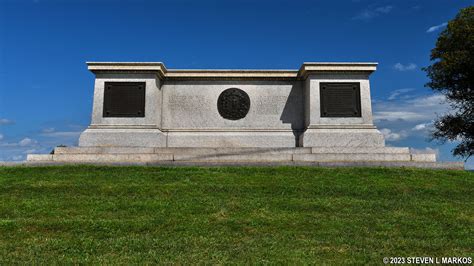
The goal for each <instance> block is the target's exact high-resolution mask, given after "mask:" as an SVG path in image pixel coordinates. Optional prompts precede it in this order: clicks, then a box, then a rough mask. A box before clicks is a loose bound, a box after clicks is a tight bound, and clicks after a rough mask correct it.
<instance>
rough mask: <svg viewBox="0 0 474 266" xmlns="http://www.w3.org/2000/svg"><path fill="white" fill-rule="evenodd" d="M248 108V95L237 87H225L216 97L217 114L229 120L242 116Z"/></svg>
mask: <svg viewBox="0 0 474 266" xmlns="http://www.w3.org/2000/svg"><path fill="white" fill-rule="evenodd" d="M249 109H250V98H249V95H248V94H247V93H246V92H245V91H243V90H241V89H237V88H230V89H226V90H225V91H223V92H222V93H221V95H219V98H218V99H217V110H218V111H219V114H220V115H221V116H222V117H223V118H225V119H229V120H239V119H242V118H244V117H245V116H246V115H247V113H248V112H249Z"/></svg>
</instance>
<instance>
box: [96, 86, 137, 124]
mask: <svg viewBox="0 0 474 266" xmlns="http://www.w3.org/2000/svg"><path fill="white" fill-rule="evenodd" d="M103 116H104V117H145V82H105V87H104V110H103Z"/></svg>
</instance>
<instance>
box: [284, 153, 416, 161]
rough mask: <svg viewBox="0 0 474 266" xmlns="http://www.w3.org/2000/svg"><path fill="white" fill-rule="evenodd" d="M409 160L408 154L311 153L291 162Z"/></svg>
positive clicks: (294, 156)
mask: <svg viewBox="0 0 474 266" xmlns="http://www.w3.org/2000/svg"><path fill="white" fill-rule="evenodd" d="M410 160H411V156H410V154H397V153H377V154H372V153H327V154H322V153H319V154H318V153H313V154H294V155H293V161H295V162H387V161H390V162H401V161H410Z"/></svg>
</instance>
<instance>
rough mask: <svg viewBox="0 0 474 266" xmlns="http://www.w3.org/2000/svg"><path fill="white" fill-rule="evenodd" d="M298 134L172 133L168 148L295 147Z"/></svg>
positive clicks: (242, 132)
mask: <svg viewBox="0 0 474 266" xmlns="http://www.w3.org/2000/svg"><path fill="white" fill-rule="evenodd" d="M298 135H299V134H298V133H296V132H293V131H291V130H288V131H281V130H280V131H254V130H251V131H225V132H219V131H206V132H203V131H172V132H168V147H192V148H213V147H215V148H224V147H230V148H239V147H241V148H249V147H257V148H258V147H260V148H271V147H277V148H278V147H288V148H290V147H293V148H294V147H296V146H297V143H298Z"/></svg>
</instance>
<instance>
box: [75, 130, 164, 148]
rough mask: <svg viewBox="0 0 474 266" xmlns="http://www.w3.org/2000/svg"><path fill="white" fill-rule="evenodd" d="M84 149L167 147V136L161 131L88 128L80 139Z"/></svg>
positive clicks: (80, 144)
mask: <svg viewBox="0 0 474 266" xmlns="http://www.w3.org/2000/svg"><path fill="white" fill-rule="evenodd" d="M79 146H81V147H82V146H84V147H114V146H118V147H165V146H166V134H165V133H163V132H161V131H160V130H159V129H136V128H88V129H86V130H85V131H84V132H83V133H82V134H81V136H80V137H79Z"/></svg>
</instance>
